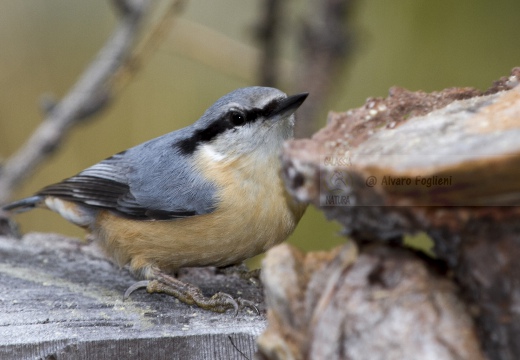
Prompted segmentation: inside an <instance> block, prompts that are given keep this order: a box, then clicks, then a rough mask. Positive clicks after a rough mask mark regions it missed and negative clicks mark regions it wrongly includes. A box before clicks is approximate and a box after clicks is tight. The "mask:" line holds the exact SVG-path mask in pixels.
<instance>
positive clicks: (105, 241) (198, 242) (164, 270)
mask: <svg viewBox="0 0 520 360" xmlns="http://www.w3.org/2000/svg"><path fill="white" fill-rule="evenodd" d="M307 96H308V93H300V94H296V95H292V96H288V95H287V94H285V93H284V92H282V91H281V90H278V89H275V88H270V87H260V86H252V87H245V88H240V89H237V90H234V91H232V92H230V93H228V94H226V95H224V96H222V97H221V98H220V99H218V100H217V101H216V102H215V103H214V104H213V105H212V106H210V107H209V108H208V109H207V110H206V111H205V112H204V113H203V115H202V116H201V117H200V118H199V119H198V120H196V121H195V122H194V123H192V124H191V125H189V126H187V127H184V128H181V129H179V130H176V131H173V132H170V133H167V134H165V135H162V136H159V137H157V138H155V139H152V140H149V141H146V142H144V143H142V144H139V145H137V146H134V147H131V148H129V149H127V150H124V151H121V152H119V153H117V154H115V155H113V156H110V157H108V158H106V159H105V160H102V161H100V162H99V163H97V164H95V165H93V166H91V167H88V168H87V169H85V170H83V171H81V172H80V173H78V174H77V175H74V176H72V177H69V178H67V179H65V180H63V181H61V182H58V183H55V184H52V185H49V186H46V187H44V188H43V189H41V190H40V191H38V192H37V193H35V194H34V195H33V196H30V197H27V198H24V199H21V200H18V201H15V202H13V203H10V204H8V205H6V206H4V207H3V209H4V210H5V211H9V212H14V213H18V212H24V211H27V210H31V209H33V208H44V209H49V210H51V211H54V212H56V213H58V214H59V215H61V216H62V217H63V218H65V219H66V220H68V221H69V222H71V223H73V224H75V225H77V226H80V227H82V228H84V229H85V230H86V231H87V233H88V234H89V235H88V236H90V237H93V238H95V239H96V241H97V242H98V243H99V244H100V245H101V247H102V249H103V250H104V251H105V253H106V254H107V256H108V257H110V258H112V259H113V260H114V261H115V263H117V264H118V265H119V266H128V267H129V269H130V271H131V273H132V274H133V275H134V276H135V277H136V278H138V279H140V281H138V282H136V283H135V284H133V285H132V286H130V288H129V289H128V290H127V291H126V293H125V294H124V298H125V299H126V298H128V296H130V294H131V293H132V292H133V291H135V290H137V289H140V288H146V290H147V292H148V293H165V294H168V295H171V296H174V297H176V298H177V299H179V300H180V301H182V302H184V303H186V304H195V305H197V306H199V307H200V308H202V309H206V310H211V311H215V312H226V311H228V310H234V311H235V314H236V313H237V312H238V309H239V308H242V307H246V306H249V307H254V304H253V303H252V302H250V301H248V300H245V299H241V298H237V299H235V298H233V297H232V296H231V295H229V294H227V293H224V292H217V293H216V294H214V295H213V296H211V297H207V296H204V295H203V294H202V291H201V290H200V289H199V288H198V287H196V286H194V285H192V284H188V283H184V282H182V281H180V280H179V279H177V278H176V277H175V276H174V275H172V274H174V273H175V272H176V271H178V270H179V269H181V268H186V267H207V266H212V267H217V268H218V267H227V266H232V265H236V264H240V263H241V262H243V261H244V260H246V259H248V258H251V257H253V256H255V255H257V254H260V253H263V252H265V251H267V250H268V249H269V248H271V247H273V246H274V245H276V244H279V243H281V242H283V241H284V240H286V239H287V237H288V236H289V235H290V234H291V233H292V232H293V230H294V229H295V227H296V225H297V224H298V222H299V220H300V219H301V217H302V215H303V214H304V212H305V209H306V204H303V203H299V202H297V201H296V200H294V199H293V198H291V197H290V196H289V194H288V193H287V191H286V189H285V187H284V184H283V181H282V178H281V160H280V155H281V151H282V147H283V144H284V142H285V141H286V140H288V139H290V138H291V137H293V129H294V123H295V115H294V113H295V111H296V110H297V109H298V107H299V106H300V105H301V104H302V103H303V102H304V100H305V99H306V98H307Z"/></svg>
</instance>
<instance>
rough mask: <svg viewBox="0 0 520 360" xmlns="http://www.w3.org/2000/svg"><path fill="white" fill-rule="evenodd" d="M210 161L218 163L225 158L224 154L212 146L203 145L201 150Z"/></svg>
mask: <svg viewBox="0 0 520 360" xmlns="http://www.w3.org/2000/svg"><path fill="white" fill-rule="evenodd" d="M201 150H202V151H203V152H204V155H206V156H207V157H208V158H209V159H211V161H215V162H220V161H222V160H224V159H225V158H226V155H225V154H222V153H221V152H219V151H218V150H217V149H216V148H215V147H214V146H211V145H204V146H203V147H202V149H201Z"/></svg>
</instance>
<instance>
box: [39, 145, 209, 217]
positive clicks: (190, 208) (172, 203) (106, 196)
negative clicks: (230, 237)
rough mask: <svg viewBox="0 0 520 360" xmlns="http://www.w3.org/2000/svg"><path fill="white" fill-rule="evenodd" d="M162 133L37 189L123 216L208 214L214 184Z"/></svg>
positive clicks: (45, 194)
mask: <svg viewBox="0 0 520 360" xmlns="http://www.w3.org/2000/svg"><path fill="white" fill-rule="evenodd" d="M163 143H164V140H162V141H161V138H157V139H155V140H152V141H149V142H148V143H144V144H142V145H140V146H137V147H135V148H131V149H129V150H127V151H125V152H121V153H119V154H116V155H114V156H112V157H110V158H108V159H106V160H103V161H101V162H100V163H98V164H96V165H94V166H92V167H90V168H87V169H85V170H84V171H82V172H81V173H79V174H78V175H76V176H73V177H71V178H68V179H66V180H64V181H62V182H60V183H57V184H54V185H50V186H47V187H46V188H44V189H42V190H41V191H40V192H39V193H38V194H37V195H43V196H47V195H52V196H57V197H60V198H62V199H64V200H69V201H73V202H77V203H81V204H84V205H87V206H90V207H95V208H103V209H108V210H111V211H113V212H116V213H119V214H120V215H122V216H126V217H130V218H135V219H143V220H165V219H174V218H182V217H188V216H194V215H201V214H207V213H210V212H212V211H213V210H214V209H215V208H216V201H217V199H216V188H215V186H214V185H213V184H212V183H208V182H207V181H205V180H204V179H203V178H202V176H201V175H200V174H199V173H198V172H197V171H196V170H195V169H193V168H191V166H190V164H189V163H188V161H187V159H186V158H185V157H184V156H183V155H180V154H178V153H176V152H175V150H174V149H172V148H171V147H165V146H162V145H163Z"/></svg>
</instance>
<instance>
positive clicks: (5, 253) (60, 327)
mask: <svg viewBox="0 0 520 360" xmlns="http://www.w3.org/2000/svg"><path fill="white" fill-rule="evenodd" d="M180 277H181V278H182V279H183V280H185V281H188V282H191V283H193V284H196V285H198V286H200V287H201V289H202V290H203V292H204V293H206V294H208V295H211V294H212V293H214V292H217V291H225V292H228V293H229V294H231V295H233V296H242V297H243V298H246V299H249V300H253V301H255V302H256V303H258V304H260V305H259V308H260V310H261V314H262V315H256V314H254V313H252V312H251V311H242V312H241V313H239V315H238V316H236V317H234V316H233V314H232V313H231V312H228V313H226V314H216V313H212V312H208V311H204V310H200V309H198V308H196V307H193V306H187V305H185V304H182V303H179V302H178V301H177V300H175V299H173V298H171V297H169V296H166V295H158V294H153V295H150V294H147V293H146V292H145V291H138V292H135V293H134V294H132V296H131V298H130V299H129V300H127V301H125V302H123V301H122V297H123V293H124V291H125V290H126V289H127V288H128V286H130V285H131V284H132V283H134V282H135V279H134V278H133V277H132V276H131V275H130V273H128V271H126V270H125V269H119V268H118V267H117V266H115V265H113V264H112V263H110V262H109V261H108V260H106V259H105V258H104V256H103V254H102V253H101V252H100V251H99V250H98V249H97V247H96V245H95V244H81V243H79V242H78V241H77V240H74V239H69V238H65V237H63V236H59V235H52V234H28V235H26V236H25V237H24V238H23V239H21V240H18V239H14V238H5V237H0V358H1V359H31V358H42V359H114V358H118V359H136V358H143V359H202V358H204V359H244V355H245V356H247V357H248V358H252V356H253V354H254V352H255V349H256V345H255V338H256V336H257V335H258V334H259V333H261V332H262V331H263V329H264V328H265V316H264V315H263V314H264V312H265V308H264V306H263V295H262V290H261V288H260V287H258V286H256V285H254V284H251V283H248V282H247V281H246V280H243V279H241V278H240V277H238V276H235V275H222V274H215V271H214V269H191V270H189V271H185V272H184V273H182V274H180Z"/></svg>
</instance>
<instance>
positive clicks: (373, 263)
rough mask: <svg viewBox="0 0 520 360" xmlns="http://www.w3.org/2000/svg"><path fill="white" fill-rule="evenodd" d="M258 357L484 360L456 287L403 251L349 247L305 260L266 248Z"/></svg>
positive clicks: (291, 251)
mask: <svg viewBox="0 0 520 360" xmlns="http://www.w3.org/2000/svg"><path fill="white" fill-rule="evenodd" d="M262 271H263V272H262V279H263V283H264V286H265V293H266V302H267V305H268V309H269V310H268V314H267V316H268V322H269V325H268V328H267V330H266V331H265V332H264V333H263V334H262V335H261V336H260V337H259V339H258V344H259V351H260V355H261V356H262V357H261V358H263V359H327V360H339V359H349V360H379V359H380V360H394V359H395V360H408V359H409V360H414V359H422V360H430V359H431V360H437V359H445V360H447V359H454V360H455V359H457V360H483V359H484V357H483V354H482V352H481V350H480V344H479V342H478V340H477V336H476V331H475V327H474V324H473V321H472V319H471V316H470V315H469V313H468V311H467V309H466V307H465V305H464V303H463V302H462V301H461V300H460V299H459V298H458V295H457V287H456V286H455V285H454V284H453V282H452V281H450V280H448V279H446V278H444V277H443V276H440V274H439V273H437V271H435V268H434V267H431V266H428V264H427V263H426V262H424V261H422V260H421V259H419V258H417V257H416V256H414V254H413V253H412V252H410V251H406V250H403V249H399V248H390V247H384V246H380V245H379V246H378V245H376V246H371V247H368V248H365V249H363V251H362V252H361V253H360V254H358V249H357V247H356V245H355V244H354V243H348V244H346V245H345V246H343V247H339V248H337V249H335V250H333V251H331V252H328V253H327V252H315V253H309V254H306V255H304V254H303V253H301V252H300V251H298V250H296V249H295V248H292V247H290V246H289V245H283V246H278V247H276V248H273V249H272V250H270V251H269V252H268V254H267V257H266V259H265V261H264V264H263V268H262Z"/></svg>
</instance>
